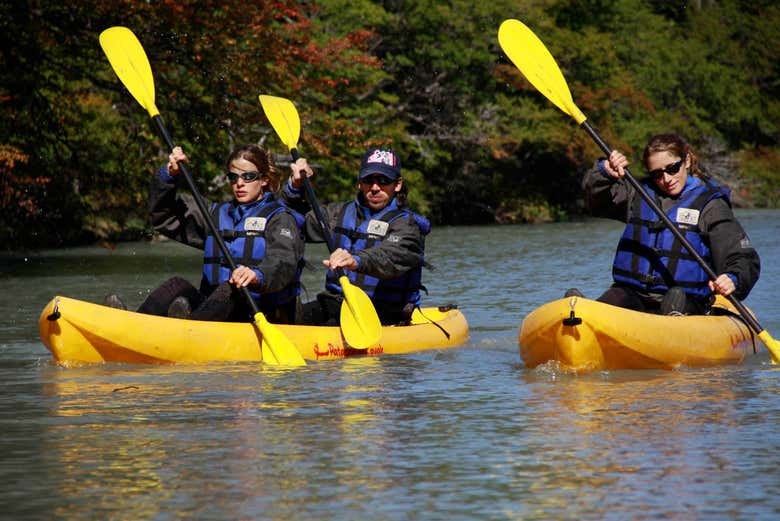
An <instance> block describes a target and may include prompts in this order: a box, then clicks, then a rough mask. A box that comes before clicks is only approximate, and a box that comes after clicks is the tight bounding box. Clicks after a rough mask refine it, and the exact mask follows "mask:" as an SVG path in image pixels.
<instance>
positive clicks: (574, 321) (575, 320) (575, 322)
mask: <svg viewBox="0 0 780 521" xmlns="http://www.w3.org/2000/svg"><path fill="white" fill-rule="evenodd" d="M576 303H577V297H572V299H571V300H570V301H569V306H571V311H570V312H569V318H564V319H563V325H564V326H579V325H580V324H582V319H581V318H580V317H577V316H575V315H574V305H575V304H576Z"/></svg>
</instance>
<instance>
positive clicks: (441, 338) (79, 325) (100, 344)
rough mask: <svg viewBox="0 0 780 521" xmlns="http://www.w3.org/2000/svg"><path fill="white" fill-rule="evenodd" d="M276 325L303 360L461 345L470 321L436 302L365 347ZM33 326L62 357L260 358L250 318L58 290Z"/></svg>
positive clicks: (317, 329)
mask: <svg viewBox="0 0 780 521" xmlns="http://www.w3.org/2000/svg"><path fill="white" fill-rule="evenodd" d="M432 322H435V324H434V323H432ZM277 327H278V328H279V329H280V330H281V331H282V332H283V333H284V334H285V335H286V336H287V338H288V339H290V341H291V342H292V343H293V344H294V345H295V346H296V347H297V348H298V350H299V351H300V353H301V355H302V356H303V357H304V358H305V359H307V360H327V359H336V358H344V357H349V356H364V355H385V354H404V353H411V352H415V351H421V350H426V349H445V348H450V347H457V346H460V345H462V344H464V343H465V342H466V341H468V337H469V330H468V323H467V322H466V318H465V317H464V316H463V314H462V313H461V312H460V311H459V310H457V309H448V310H443V311H440V310H439V309H438V308H423V309H422V310H421V311H420V310H415V314H414V316H413V317H412V324H411V325H409V326H385V327H383V328H382V337H381V339H380V340H379V342H378V343H377V344H376V345H373V346H370V347H369V348H368V349H355V348H352V347H350V346H349V345H348V344H347V343H346V341H345V340H344V338H343V336H342V334H341V330H340V328H338V327H325V326H291V325H281V324H280V325H277ZM38 329H39V334H40V337H41V340H42V342H43V343H44V345H45V346H46V347H47V348H48V349H49V351H51V353H52V355H53V357H54V359H55V361H56V362H58V363H60V364H61V365H81V364H89V363H100V362H124V363H145V364H169V363H205V362H225V361H234V362H242V361H260V360H261V353H260V340H261V335H260V331H259V329H258V328H257V326H256V325H255V324H252V323H227V322H204V321H197V320H182V319H175V318H168V317H158V316H152V315H144V314H141V313H136V312H133V311H124V310H120V309H115V308H110V307H106V306H101V305H98V304H93V303H90V302H85V301H81V300H76V299H72V298H68V297H61V296H58V297H55V298H53V299H52V300H51V301H50V302H49V303H48V304H47V305H46V307H45V308H44V309H43V311H42V312H41V316H40V318H39V320H38Z"/></svg>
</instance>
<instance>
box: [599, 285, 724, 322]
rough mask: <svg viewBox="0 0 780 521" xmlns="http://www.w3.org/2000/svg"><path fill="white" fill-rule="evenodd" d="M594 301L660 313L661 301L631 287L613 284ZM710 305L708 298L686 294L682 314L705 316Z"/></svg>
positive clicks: (710, 300) (710, 301)
mask: <svg viewBox="0 0 780 521" xmlns="http://www.w3.org/2000/svg"><path fill="white" fill-rule="evenodd" d="M596 300H597V301H599V302H603V303H605V304H611V305H613V306H618V307H621V308H626V309H633V310H635V311H644V312H646V313H660V312H661V301H659V300H654V299H652V298H648V297H646V296H644V295H642V294H641V293H639V292H638V291H637V290H635V289H634V288H632V287H631V286H626V285H623V284H613V285H612V286H611V287H610V288H609V289H608V290H607V291H605V292H604V293H603V294H602V295H601V296H600V297H599V298H597V299H596ZM711 305H712V299H710V298H704V299H696V298H693V297H691V296H690V295H688V294H686V299H685V312H684V313H685V314H686V315H705V314H707V313H708V312H709V310H710V307H711Z"/></svg>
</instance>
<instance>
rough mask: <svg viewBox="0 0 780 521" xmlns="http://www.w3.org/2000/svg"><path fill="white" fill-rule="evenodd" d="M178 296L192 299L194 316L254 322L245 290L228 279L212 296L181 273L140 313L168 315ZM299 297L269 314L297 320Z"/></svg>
mask: <svg viewBox="0 0 780 521" xmlns="http://www.w3.org/2000/svg"><path fill="white" fill-rule="evenodd" d="M177 297H185V298H187V300H189V301H190V307H191V308H192V315H191V316H190V319H192V320H212V321H219V322H251V321H253V320H254V317H253V313H252V308H251V307H250V306H249V303H248V302H247V301H246V297H245V296H244V293H243V292H242V291H241V290H238V289H236V288H235V287H234V286H232V285H231V284H228V283H227V282H224V283H222V284H220V285H219V286H217V288H216V289H215V290H214V291H212V292H211V293H210V294H209V295H208V296H207V295H204V294H203V293H202V292H201V291H199V290H198V289H197V288H196V287H195V286H193V285H192V284H191V283H190V282H189V281H187V280H185V279H183V278H181V277H173V278H170V279H168V280H166V281H165V282H163V283H162V284H161V285H160V286H159V287H157V288H156V289H155V290H154V291H152V292H151V293H150V294H149V296H148V297H146V300H144V302H143V304H141V306H140V307H139V308H138V312H139V313H146V314H147V315H158V316H162V317H164V316H167V315H168V307H169V306H170V305H171V302H173V301H174V300H175V299H176V298H177ZM297 308H298V301H297V299H294V300H293V301H292V302H290V303H289V304H285V305H282V306H276V307H274V308H264V309H261V310H260V311H262V312H263V314H264V315H265V317H266V318H267V319H268V320H269V321H270V322H274V323H276V324H294V323H295V321H296V316H299V313H297V311H298V309H297Z"/></svg>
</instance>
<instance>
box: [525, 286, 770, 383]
mask: <svg viewBox="0 0 780 521" xmlns="http://www.w3.org/2000/svg"><path fill="white" fill-rule="evenodd" d="M714 309H716V312H715V313H713V314H712V315H706V316H705V315H693V316H667V315H654V314H650V313H642V312H638V311H632V310H629V309H623V308H619V307H615V306H610V305H609V304H603V303H601V302H597V301H595V300H589V299H586V298H583V297H570V298H563V299H560V300H555V301H553V302H549V303H547V304H544V305H543V306H540V307H538V308H536V309H535V310H533V311H532V312H531V313H530V314H529V315H528V316H527V317H526V318H525V319H524V320H523V323H522V325H521V326H520V334H519V337H518V343H519V345H520V356H521V357H522V359H523V362H524V363H525V365H526V366H527V367H532V368H533V367H536V366H538V365H540V364H544V363H547V362H550V361H554V362H556V363H558V364H560V368H561V369H563V370H567V371H572V372H578V373H581V372H588V371H597V370H614V369H675V368H677V367H680V366H686V367H708V366H716V365H729V364H740V363H742V362H743V361H744V360H745V358H746V357H748V356H750V355H753V354H755V353H756V352H757V343H760V342H758V341H757V339H756V337H755V336H754V335H753V333H752V331H751V329H750V328H749V327H748V325H747V324H745V323H744V322H743V321H742V320H741V319H740V318H739V316H738V315H737V314H736V310H734V308H733V307H732V306H731V304H729V303H728V301H727V300H725V299H722V298H720V297H719V298H718V300H716V302H715V308H714Z"/></svg>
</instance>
